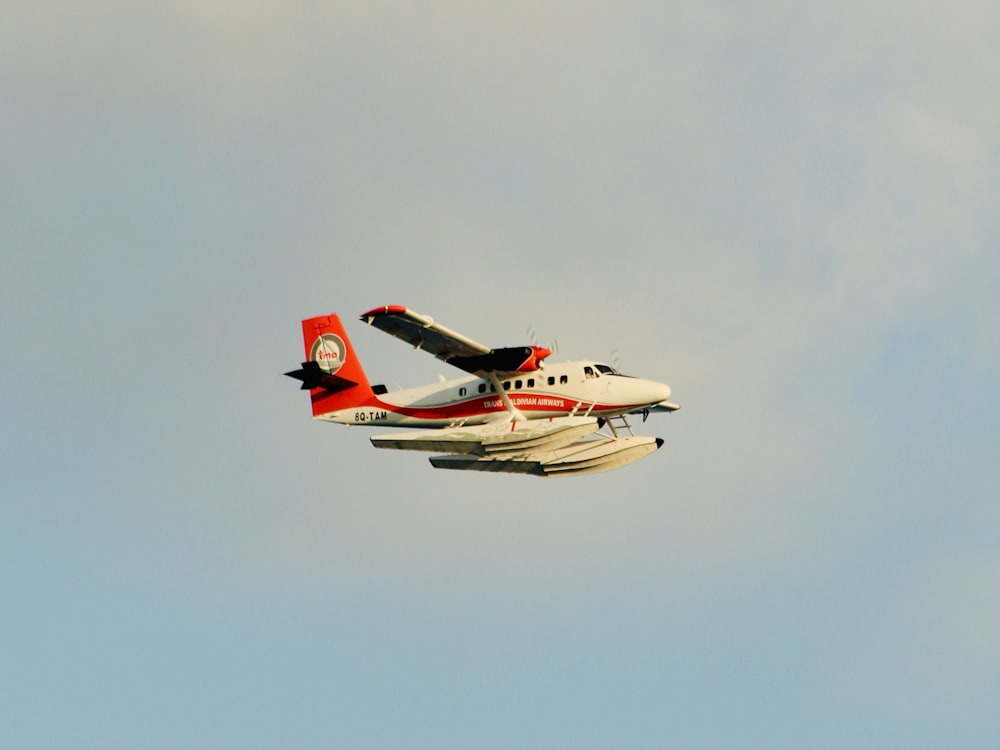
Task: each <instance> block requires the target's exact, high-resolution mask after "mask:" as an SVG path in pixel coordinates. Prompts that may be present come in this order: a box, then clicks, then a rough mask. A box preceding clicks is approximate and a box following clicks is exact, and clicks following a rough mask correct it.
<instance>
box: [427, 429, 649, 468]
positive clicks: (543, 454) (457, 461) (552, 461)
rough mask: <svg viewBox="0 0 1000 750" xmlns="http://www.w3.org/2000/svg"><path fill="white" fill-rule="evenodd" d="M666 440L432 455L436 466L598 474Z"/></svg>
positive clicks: (645, 453) (631, 439) (592, 442)
mask: <svg viewBox="0 0 1000 750" xmlns="http://www.w3.org/2000/svg"><path fill="white" fill-rule="evenodd" d="M661 445H663V440H662V439H660V438H652V437H620V438H614V439H612V438H607V439H601V440H584V441H581V442H579V443H576V444H574V445H570V446H566V447H563V448H557V449H555V450H548V451H540V452H534V453H527V454H517V455H513V456H507V457H504V456H487V457H482V458H475V457H473V456H468V455H446V456H431V459H430V462H431V465H432V466H434V468H436V469H460V470H464V471H489V472H502V473H512V474H533V475H535V476H542V477H552V476H556V477H564V476H570V475H572V474H596V473H597V472H601V471H610V470H611V469H617V468H619V467H622V466H625V465H627V464H630V463H633V462H634V461H638V460H639V459H640V458H644V457H646V456H648V455H649V454H651V453H653V452H654V451H656V449H657V448H659V447H660V446H661Z"/></svg>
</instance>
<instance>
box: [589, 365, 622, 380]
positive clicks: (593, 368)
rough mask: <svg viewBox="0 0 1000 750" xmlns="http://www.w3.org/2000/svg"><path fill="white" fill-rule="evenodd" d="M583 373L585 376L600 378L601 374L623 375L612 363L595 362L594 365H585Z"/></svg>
mask: <svg viewBox="0 0 1000 750" xmlns="http://www.w3.org/2000/svg"><path fill="white" fill-rule="evenodd" d="M583 375H584V377H585V378H588V379H589V378H599V377H601V375H621V373H620V372H618V370H616V369H615V368H614V367H612V366H611V365H604V364H600V363H598V362H595V363H594V364H592V365H584V366H583Z"/></svg>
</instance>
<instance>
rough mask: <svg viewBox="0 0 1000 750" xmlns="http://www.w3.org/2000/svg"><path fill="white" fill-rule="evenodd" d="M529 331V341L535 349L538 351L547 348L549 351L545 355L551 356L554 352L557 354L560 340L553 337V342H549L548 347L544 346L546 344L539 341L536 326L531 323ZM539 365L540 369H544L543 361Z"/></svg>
mask: <svg viewBox="0 0 1000 750" xmlns="http://www.w3.org/2000/svg"><path fill="white" fill-rule="evenodd" d="M527 333H528V342H529V343H530V344H531V346H532V347H534V349H535V351H538V350H539V349H542V350H547V351H548V353H547V354H546V355H545V357H551V356H552V355H553V354H555V353H556V352H558V351H559V340H558V339H552V343H551V344H549V345H548V346H547V347H544V346H540V345H539V343H538V333H537V332H536V331H535V327H534V326H533V325H531V324H529V325H528V331H527ZM545 357H542V359H544V358H545ZM538 367H539V369H542V362H541V361H539V362H538Z"/></svg>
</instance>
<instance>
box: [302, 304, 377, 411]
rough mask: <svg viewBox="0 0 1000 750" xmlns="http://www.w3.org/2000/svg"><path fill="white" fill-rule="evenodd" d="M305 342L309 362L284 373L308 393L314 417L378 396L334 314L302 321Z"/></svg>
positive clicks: (367, 401) (370, 400)
mask: <svg viewBox="0 0 1000 750" xmlns="http://www.w3.org/2000/svg"><path fill="white" fill-rule="evenodd" d="M302 340H303V343H304V344H305V349H306V361H305V362H303V363H302V369H300V370H294V371H292V372H287V373H285V374H286V375H288V377H290V378H295V379H296V380H301V381H302V390H308V391H309V396H310V398H311V400H312V412H313V416H314V417H318V416H320V415H322V414H326V413H328V412H331V411H336V410H338V409H347V408H350V407H352V406H360V405H362V404H369V403H371V402H372V400H373V399H374V396H375V393H374V391H373V390H372V387H371V385H370V384H369V382H368V378H367V377H366V376H365V371H364V368H362V367H361V362H360V360H359V359H358V357H357V354H356V353H355V351H354V348H353V347H352V346H351V341H350V339H349V338H348V337H347V332H346V331H345V330H344V326H343V324H342V323H341V322H340V318H338V317H337V315H336V314H335V313H331V314H330V315H321V316H319V317H316V318H309V319H307V320H303V321H302Z"/></svg>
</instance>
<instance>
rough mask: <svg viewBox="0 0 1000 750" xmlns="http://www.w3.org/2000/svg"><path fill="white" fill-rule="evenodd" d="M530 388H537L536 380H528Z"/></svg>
mask: <svg viewBox="0 0 1000 750" xmlns="http://www.w3.org/2000/svg"><path fill="white" fill-rule="evenodd" d="M528 387H529V388H534V387H535V379H534V378H528Z"/></svg>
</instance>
